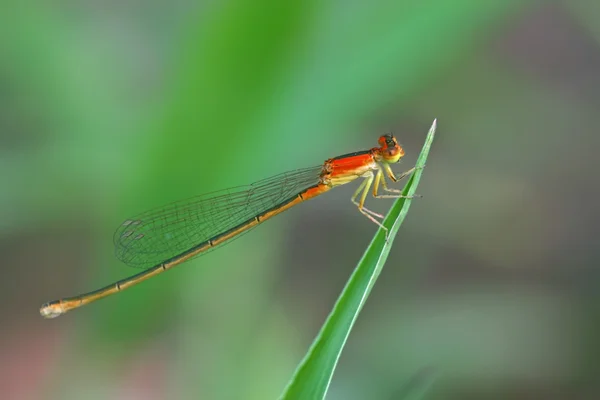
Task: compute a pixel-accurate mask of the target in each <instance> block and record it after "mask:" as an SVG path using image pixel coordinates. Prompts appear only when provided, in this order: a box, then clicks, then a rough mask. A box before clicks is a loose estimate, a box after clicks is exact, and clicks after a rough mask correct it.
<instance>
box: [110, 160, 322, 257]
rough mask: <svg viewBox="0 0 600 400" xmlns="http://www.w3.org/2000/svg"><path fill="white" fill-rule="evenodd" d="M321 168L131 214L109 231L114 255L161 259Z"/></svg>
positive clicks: (233, 223)
mask: <svg viewBox="0 0 600 400" xmlns="http://www.w3.org/2000/svg"><path fill="white" fill-rule="evenodd" d="M321 170H322V167H321V166H318V167H312V168H306V169H301V170H296V171H292V172H286V173H283V174H279V175H275V176H273V177H270V178H267V179H263V180H260V181H258V182H255V183H253V184H251V185H247V186H238V187H234V188H230V189H225V190H220V191H218V192H213V193H208V194H205V195H201V196H197V197H193V198H191V199H187V200H182V201H178V202H175V203H171V204H168V205H165V206H163V207H159V208H156V209H153V210H149V211H147V212H145V213H142V214H140V215H137V216H135V217H133V218H130V219H128V220H126V221H124V222H123V223H122V224H121V225H120V226H119V228H118V229H117V231H116V232H115V235H114V244H115V252H116V255H117V258H119V260H121V261H123V262H124V263H126V264H128V265H131V266H133V267H139V268H149V267H152V266H154V265H157V264H160V263H162V262H164V261H166V260H169V259H171V258H173V257H176V256H177V255H180V254H182V253H184V252H186V251H187V250H189V249H191V248H193V247H194V246H197V245H199V244H201V243H204V242H206V241H208V240H210V239H214V238H216V237H218V236H219V235H221V234H223V233H225V232H227V231H229V230H231V229H233V228H235V227H237V226H239V225H240V224H243V223H245V222H247V221H249V220H252V219H253V218H254V217H256V216H257V215H260V214H262V213H264V212H265V211H268V210H269V209H271V208H273V207H275V206H277V205H279V204H281V203H282V202H284V201H285V200H288V199H290V198H292V197H294V196H296V195H297V194H298V193H300V192H302V191H304V190H306V189H308V188H309V187H311V186H313V185H316V184H317V183H318V182H319V177H320V174H321ZM238 236H239V235H238ZM233 239H234V238H231V239H229V240H228V241H225V242H223V243H222V244H224V243H228V242H229V241H231V240H233ZM216 247H218V246H216ZM211 249H212V248H211ZM204 253H206V252H203V253H200V254H204Z"/></svg>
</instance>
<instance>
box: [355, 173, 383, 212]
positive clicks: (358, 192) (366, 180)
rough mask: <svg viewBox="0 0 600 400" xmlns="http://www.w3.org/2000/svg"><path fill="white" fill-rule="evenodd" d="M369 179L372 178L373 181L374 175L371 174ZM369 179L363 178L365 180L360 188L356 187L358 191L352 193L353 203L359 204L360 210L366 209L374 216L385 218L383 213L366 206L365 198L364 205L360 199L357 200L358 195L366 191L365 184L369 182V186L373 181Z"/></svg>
mask: <svg viewBox="0 0 600 400" xmlns="http://www.w3.org/2000/svg"><path fill="white" fill-rule="evenodd" d="M369 179H371V182H372V180H373V176H371V177H370V178H369ZM369 179H365V180H363V182H362V183H361V184H360V186H359V187H358V189H356V191H355V192H354V194H353V195H352V198H351V199H350V200H351V201H352V203H354V205H355V206H357V207H358V208H359V210H363V211H365V212H366V213H368V214H371V215H372V216H374V217H378V218H381V219H383V218H384V217H383V215H381V214H377V213H376V212H374V211H371V210H369V209H368V208H366V207H365V206H364V202H365V201H364V199H363V200H362V205H361V203H359V202H358V201H356V198H357V197H358V195H359V194H360V193H361V192H364V191H365V186H367V184H368V185H369V186H370V185H371V183H370V182H369ZM366 191H367V192H368V191H369V188H368V187H367V189H366ZM363 197H364V196H363ZM363 211H361V212H363Z"/></svg>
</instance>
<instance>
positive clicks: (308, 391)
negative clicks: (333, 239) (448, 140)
mask: <svg viewBox="0 0 600 400" xmlns="http://www.w3.org/2000/svg"><path fill="white" fill-rule="evenodd" d="M436 127H437V119H435V120H434V121H433V123H432V125H431V128H429V132H428V133H427V137H426V139H425V144H424V145H423V149H422V150H421V154H420V155H419V158H418V159H417V163H416V164H415V172H414V173H413V174H412V176H411V177H410V179H409V180H408V182H407V183H406V186H405V187H404V190H403V191H402V194H403V195H405V196H412V195H414V194H415V190H416V189H417V186H418V184H419V181H420V180H421V175H422V173H423V167H424V166H425V161H426V160H427V156H428V155H429V149H430V148H431V144H432V142H433V138H434V136H435V131H436ZM411 203H412V200H411V199H406V198H398V199H397V200H396V201H395V202H394V204H393V205H392V207H391V208H390V210H389V212H388V214H387V215H386V217H385V219H384V220H383V225H384V226H385V227H386V228H388V229H389V236H388V240H387V241H386V238H385V232H384V230H383V229H381V228H379V230H378V231H377V233H376V234H375V236H374V237H373V240H371V243H370V244H369V247H367V249H366V251H365V252H364V254H363V256H362V258H361V260H360V261H359V263H358V265H357V266H356V268H355V269H354V272H353V273H352V275H351V276H350V279H349V280H348V282H347V283H346V286H345V287H344V290H343V291H342V293H341V294H340V296H339V298H338V300H337V302H336V303H335V305H334V307H333V309H332V311H331V313H330V314H329V316H328V317H327V320H326V321H325V323H324V324H323V326H322V328H321V331H320V332H319V334H318V335H317V337H316V338H315V340H314V341H313V343H312V345H311V347H310V348H309V350H308V352H307V353H306V355H305V356H304V359H303V360H302V361H301V362H300V364H299V365H298V367H297V368H296V371H295V372H294V375H293V376H292V378H291V379H290V381H289V382H288V385H287V386H286V388H285V389H284V392H283V394H282V395H281V397H280V399H283V400H292V399H293V400H295V399H302V400H306V399H315V400H316V399H323V398H325V395H326V394H327V390H328V389H329V385H330V383H331V379H332V377H333V372H334V370H335V367H336V365H337V362H338V360H339V357H340V354H341V352H342V349H343V348H344V345H345V344H346V340H347V339H348V335H349V334H350V331H351V329H352V327H353V326H354V323H355V321H356V319H357V317H358V314H359V313H360V310H361V309H362V307H363V306H364V304H365V302H366V301H367V298H368V296H369V293H370V292H371V289H372V288H373V286H374V285H375V281H376V280H377V277H378V276H379V274H380V273H381V270H382V268H383V265H384V264H385V261H386V259H387V257H388V254H389V252H390V249H391V247H392V243H393V241H394V238H395V236H396V234H397V233H398V229H400V225H401V224H402V222H403V221H404V218H405V217H406V213H407V212H408V209H409V208H410V205H411Z"/></svg>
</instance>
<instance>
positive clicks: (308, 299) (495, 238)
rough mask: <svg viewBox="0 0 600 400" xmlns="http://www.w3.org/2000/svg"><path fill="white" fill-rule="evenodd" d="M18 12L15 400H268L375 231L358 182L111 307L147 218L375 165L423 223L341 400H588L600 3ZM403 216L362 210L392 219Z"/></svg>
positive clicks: (11, 132)
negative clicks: (88, 299)
mask: <svg viewBox="0 0 600 400" xmlns="http://www.w3.org/2000/svg"><path fill="white" fill-rule="evenodd" d="M29 3H30V2H16V1H10V0H9V2H8V3H6V2H5V3H4V4H3V5H2V6H1V7H0V9H1V12H0V214H1V215H0V253H1V254H2V260H3V261H2V269H1V273H0V274H1V275H0V277H1V279H0V289H1V290H0V293H1V294H0V299H1V301H0V304H2V306H1V308H2V314H3V318H2V322H1V329H0V398H2V399H84V398H85V399H132V398H136V399H137V398H142V399H167V398H168V399H177V398H181V399H191V398H201V399H272V398H276V397H277V396H278V395H279V394H280V392H281V391H282V389H283V388H284V386H285V384H286V382H287V379H288V378H289V377H290V376H291V375H292V373H293V371H294V369H295V367H296V365H297V363H298V362H299V361H300V360H301V358H302V356H303V355H304V353H305V352H306V350H307V349H308V347H309V345H310V343H311V341H312V340H313V338H314V336H315V335H316V333H317V332H318V329H319V327H320V325H321V324H322V323H323V321H324V319H325V317H326V316H327V314H328V312H329V310H330V309H331V306H332V305H333V303H334V301H335V299H336V297H337V295H338V294H339V292H340V291H341V289H342V287H343V285H344V283H345V281H346V279H347V278H348V277H349V275H350V273H351V271H352V270H353V268H354V266H355V265H356V262H357V261H358V260H359V258H360V256H361V254H362V252H363V250H364V249H365V248H366V246H367V244H368V243H369V241H370V239H371V237H372V235H373V234H374V232H375V230H376V227H375V226H374V225H373V224H372V223H371V222H370V221H368V220H367V219H366V218H364V217H363V216H361V215H360V214H359V213H358V212H357V211H356V208H355V207H354V206H353V205H352V204H351V203H350V201H349V197H350V196H351V194H352V193H353V191H354V189H355V188H356V185H348V187H342V188H339V189H336V190H335V191H332V192H330V193H328V194H326V195H324V196H322V197H320V198H317V199H315V200H311V201H310V202H307V203H305V204H303V205H301V206H299V207H297V208H294V209H292V210H290V211H288V212H286V213H284V214H283V215H280V216H279V217H277V218H275V219H273V220H271V221H269V222H267V223H265V224H264V225H263V226H261V227H259V228H257V229H255V230H253V231H252V233H251V234H248V235H244V236H243V238H240V239H239V240H236V241H234V242H233V243H231V244H229V245H228V246H226V247H225V248H222V249H221V250H219V251H215V252H211V253H210V254H208V255H206V256H204V257H200V258H197V259H195V260H193V261H192V262H189V263H186V264H184V265H182V266H180V267H178V268H176V269H175V270H173V271H171V272H169V273H167V274H164V275H161V276H160V277H157V278H155V279H151V280H150V281H148V282H145V283H144V284H142V285H140V286H137V287H135V288H133V289H130V290H127V291H125V292H123V293H121V294H118V295H116V296H113V297H111V298H108V299H105V300H102V301H101V302H98V303H95V304H93V305H90V306H87V307H85V308H82V309H80V310H76V311H73V312H71V313H68V314H67V315H65V316H63V317H61V318H58V319H54V320H43V319H42V318H41V317H40V316H39V314H38V308H39V306H40V305H41V304H42V303H43V302H45V301H48V300H53V299H57V298H60V297H67V296H73V295H76V294H79V293H82V292H86V291H90V290H93V289H97V288H99V287H101V286H104V285H106V284H109V283H111V282H113V281H115V280H118V279H122V278H124V277H126V276H128V275H131V274H134V273H136V272H138V271H136V270H135V269H132V268H129V267H127V266H125V265H123V264H121V263H119V262H118V261H117V260H116V259H115V258H114V257H113V248H112V233H113V232H114V230H115V228H116V227H117V225H119V223H120V222H121V221H122V220H124V219H126V218H127V217H130V216H132V215H135V214H137V213H139V212H142V211H145V210H146V209H148V208H151V207H154V206H158V205H161V204H163V203H166V202H170V201H174V200H178V199H183V198H186V197H188V196H193V195H196V194H201V193H204V192H209V191H212V190H216V189H221V188H225V187H229V186H236V185H241V184H246V183H251V182H253V181H255V180H258V179H261V178H265V177H268V176H269V175H273V174H276V173H279V172H284V171H287V170H292V169H295V168H301V167H307V166H313V165H319V164H321V163H322V161H323V160H325V159H327V158H329V157H332V156H336V155H340V154H344V153H347V152H352V151H356V150H361V149H368V148H371V147H373V146H375V145H376V144H377V138H378V136H379V135H380V134H383V133H386V132H393V133H394V134H395V135H396V136H397V137H398V138H399V140H400V141H401V143H402V144H403V146H404V148H405V150H406V152H407V155H406V157H405V159H404V162H403V163H402V165H398V166H396V168H395V170H396V172H401V171H404V170H406V169H408V168H410V166H411V165H412V163H414V161H415V159H416V156H417V153H418V151H419V149H420V148H421V145H422V142H423V140H424V138H425V133H426V131H427V129H428V127H429V125H430V124H431V121H432V120H433V118H434V117H437V118H438V122H439V125H438V135H437V138H436V142H435V143H434V145H433V149H432V153H431V155H430V157H429V161H428V165H427V168H426V170H425V174H424V176H423V179H422V181H421V185H420V186H419V193H420V194H422V195H423V196H424V197H423V198H422V199H419V200H418V201H416V202H414V203H413V207H412V209H411V212H410V213H409V215H408V218H407V220H406V222H405V223H404V225H403V226H402V229H401V231H400V234H399V236H398V238H397V241H396V245H395V247H394V248H393V250H392V253H391V254H390V257H389V260H388V263H387V265H386V268H385V270H384V272H383V275H382V279H380V281H379V282H378V283H377V285H376V287H375V289H374V291H373V293H372V295H371V298H370V299H369V301H368V303H367V305H366V307H365V308H364V310H363V312H362V314H361V316H360V318H359V319H358V321H357V325H356V327H355V329H354V331H353V332H352V334H351V336H350V338H349V340H348V343H347V345H346V349H345V351H344V353H343V354H342V357H341V359H340V362H339V364H338V369H337V371H336V374H335V376H334V379H333V382H332V385H331V388H330V391H329V394H328V398H329V399H348V400H351V399H401V398H404V396H405V394H407V393H409V392H411V390H413V389H414V388H415V387H417V386H418V385H419V383H420V381H422V380H423V377H427V376H430V375H431V376H433V375H435V376H436V377H437V379H436V381H435V384H434V386H433V387H432V389H431V390H430V391H429V392H428V393H427V398H428V399H530V398H537V399H542V398H543V399H573V398H577V399H597V398H599V397H600V390H599V389H598V386H597V385H596V384H595V383H597V378H596V377H597V375H598V372H599V368H598V363H597V359H598V357H597V355H598V351H597V350H598V347H599V344H600V340H599V337H600V336H599V335H598V333H599V329H598V328H599V326H600V324H599V319H598V306H597V304H598V300H599V299H598V294H597V293H598V289H599V278H600V277H599V273H598V271H599V269H598V260H599V259H600V248H599V246H598V237H599V234H600V229H599V228H598V226H599V223H600V211H599V209H600V208H599V207H598V194H599V192H600V184H599V183H600V180H599V179H598V176H597V174H598V169H599V166H600V162H599V161H598V160H599V158H598V156H597V153H598V149H599V148H600V136H599V135H598V134H597V132H596V131H597V125H598V123H597V111H598V109H599V106H600V90H599V88H600V74H599V73H598V71H600V5H599V4H598V3H595V2H591V1H589V2H588V1H585V0H575V1H546V2H541V1H538V2H535V1H509V0H489V1H485V2H481V1H473V0H471V1H466V0H454V1H444V0H426V1H404V2H402V1H370V2H358V1H340V0H337V1H320V2H317V1H303V2H289V3H279V4H277V5H276V4H275V2H271V1H264V0H252V1H251V0H230V1H226V2H190V1H183V0H180V1H177V0H176V1H173V2H167V1H160V0H154V1H130V2H124V3H123V4H122V3H120V2H102V1H83V2H70V1H54V2H47V3H44V4H42V5H41V4H39V2H37V3H35V5H33V3H32V4H29ZM390 204H391V203H390V202H388V201H383V200H381V201H377V200H373V199H369V206H370V207H371V208H373V209H375V210H377V211H380V212H385V211H386V210H387V208H388V207H389V205H390Z"/></svg>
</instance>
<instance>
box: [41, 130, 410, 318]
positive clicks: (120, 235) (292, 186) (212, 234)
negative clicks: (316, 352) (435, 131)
mask: <svg viewBox="0 0 600 400" xmlns="http://www.w3.org/2000/svg"><path fill="white" fill-rule="evenodd" d="M403 156H404V150H403V149H402V147H401V146H400V145H399V144H398V142H397V140H396V138H395V137H394V136H393V135H391V134H388V135H383V136H381V137H380V138H379V147H375V148H372V149H370V150H364V151H357V152H355V153H350V154H345V155H342V156H338V157H334V158H330V159H329V160H327V161H325V162H324V163H323V165H321V166H317V167H312V168H305V169H299V170H295V171H291V172H285V173H282V174H279V175H275V176H273V177H271V178H267V179H263V180H260V181H258V182H255V183H253V184H251V185H247V186H240V187H235V188H231V189H226V190H222V191H218V192H214V193H209V194H207V195H203V196H197V197H194V198H191V199H188V200H184V201H179V202H175V203H172V204H169V205H166V206H163V207H160V208H157V209H153V210H150V211H147V212H145V213H142V214H140V215H137V216H136V217H134V218H130V219H128V220H126V221H124V222H123V223H122V224H121V225H120V226H119V228H118V229H117V231H116V232H115V235H114V244H115V250H116V255H117V258H119V259H120V260H121V261H123V262H124V263H126V264H128V265H131V266H135V267H140V268H144V271H142V272H140V273H138V274H136V275H133V276H131V277H129V278H126V279H123V280H120V281H118V282H116V283H113V284H111V285H108V286H105V287H103V288H101V289H98V290H95V291H93V292H89V293H85V294H82V295H79V296H75V297H68V298H64V299H60V300H55V301H51V302H48V303H45V304H44V305H42V307H41V308H40V314H41V315H42V316H43V317H45V318H55V317H58V316H59V315H62V314H64V313H66V312H67V311H69V310H72V309H75V308H79V307H81V306H83V305H86V304H89V303H91V302H94V301H96V300H99V299H102V298H104V297H106V296H109V295H112V294H114V293H117V292H120V291H122V290H124V289H127V288H129V287H131V286H133V285H136V284H138V283H140V282H142V281H144V280H146V279H148V278H151V277H153V276H155V275H158V274H160V273H162V272H164V271H167V270H169V269H171V268H173V267H174V266H176V265H179V264H181V263H183V262H185V261H187V260H189V259H191V258H194V257H196V256H199V255H202V254H205V253H207V252H208V251H211V250H214V249H215V248H217V247H219V246H221V245H224V244H226V243H228V242H230V241H231V240H233V239H234V238H237V237H239V236H240V235H241V234H243V233H245V232H248V231H249V230H250V229H252V228H254V227H255V226H257V225H259V224H261V223H263V222H265V221H266V220H268V219H270V218H272V217H274V216H275V215H277V214H279V213H281V212H283V211H285V210H287V209H289V208H291V207H293V206H295V205H297V204H299V203H302V202H303V201H306V200H309V199H312V198H313V197H316V196H318V195H320V194H323V193H325V192H328V191H329V190H331V189H333V188H334V187H337V186H341V185H345V184H346V183H349V182H352V181H354V180H356V179H358V178H364V179H363V181H362V183H361V184H360V185H359V187H358V189H357V190H356V191H355V192H354V195H353V196H352V199H351V200H352V202H353V203H354V204H355V205H356V206H357V207H358V210H359V211H360V212H361V213H362V214H363V215H365V216H366V217H367V218H369V219H370V220H371V221H373V222H374V223H375V224H377V225H378V226H380V227H381V228H383V229H384V230H385V231H386V233H387V229H386V228H385V227H384V226H383V225H382V224H381V222H380V220H381V219H383V216H382V215H380V214H377V213H376V212H373V211H371V210H369V209H367V208H366V207H365V206H364V204H365V200H366V198H367V195H368V194H369V191H370V190H371V188H372V190H373V196H374V197H376V198H386V197H387V198H389V197H407V196H403V195H402V194H401V191H400V190H396V189H391V188H389V187H388V185H387V182H386V178H389V179H391V180H392V181H394V182H397V181H399V180H400V179H402V178H404V177H406V176H407V175H409V174H411V173H412V172H413V171H414V168H412V169H410V170H409V171H406V172H404V173H402V174H401V175H399V176H398V177H396V176H395V175H394V172H393V171H392V169H391V167H390V164H393V163H397V162H398V161H400V159H401V158H402V157H403ZM380 187H382V188H383V191H384V192H385V194H380V193H379V189H380Z"/></svg>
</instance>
